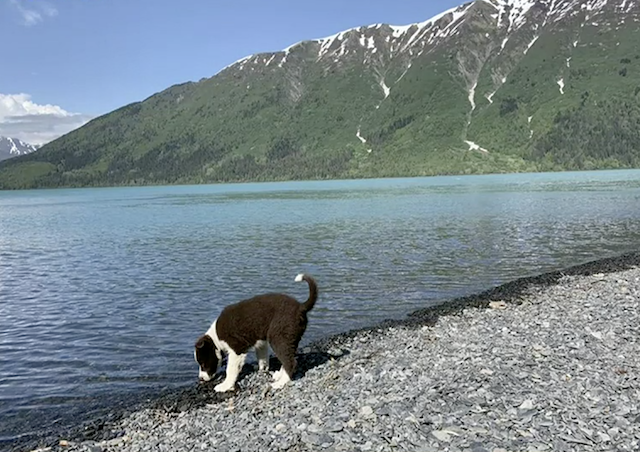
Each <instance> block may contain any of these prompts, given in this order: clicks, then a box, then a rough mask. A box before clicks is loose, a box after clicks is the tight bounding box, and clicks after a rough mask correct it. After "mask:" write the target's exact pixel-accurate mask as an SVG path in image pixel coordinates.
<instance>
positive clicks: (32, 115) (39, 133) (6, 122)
mask: <svg viewBox="0 0 640 452" xmlns="http://www.w3.org/2000/svg"><path fill="white" fill-rule="evenodd" d="M91 119H92V116H90V115H85V114H80V113H70V112H68V111H66V110H64V109H63V108H61V107H59V106H57V105H50V104H46V105H41V104H36V103H35V102H33V101H32V100H31V96H30V95H28V94H24V93H22V94H0V136H6V137H12V138H19V139H21V140H23V141H26V142H27V143H31V144H44V143H48V142H49V141H51V140H54V139H56V138H58V137H59V136H61V135H64V134H66V133H68V132H71V131H72V130H74V129H77V128H78V127H80V126H82V125H84V124H86V123H87V122H88V121H90V120H91Z"/></svg>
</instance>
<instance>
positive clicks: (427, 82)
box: [0, 0, 640, 188]
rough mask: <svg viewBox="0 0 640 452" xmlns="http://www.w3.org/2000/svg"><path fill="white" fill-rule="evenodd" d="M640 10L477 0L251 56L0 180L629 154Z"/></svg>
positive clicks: (523, 165)
mask: <svg viewBox="0 0 640 452" xmlns="http://www.w3.org/2000/svg"><path fill="white" fill-rule="evenodd" d="M639 10H640V8H639V7H638V2H637V1H635V0H633V1H632V0H588V1H582V2H581V1H578V0H539V1H533V0H477V1H474V2H469V3H465V4H463V5H460V6H458V7H455V8H452V9H450V10H447V11H444V12H443V13H441V14H439V15H437V16H435V17H433V18H430V19H428V20H426V21H423V22H416V23H413V24H409V25H403V26H396V25H386V24H374V25H369V26H361V27H356V28H352V29H348V30H344V31H341V32H339V33H336V34H334V35H331V36H328V37H324V38H319V39H314V40H308V41H301V42H297V43H294V44H292V45H291V46H289V47H287V48H285V49H283V50H279V51H276V52H261V53H257V54H253V55H249V56H247V57H244V58H242V59H240V60H238V61H236V62H234V63H232V64H230V65H228V66H226V67H225V68H223V69H221V70H220V71H218V72H217V73H216V74H215V75H213V76H212V77H209V78H205V79H201V80H200V81H198V82H187V83H183V84H179V85H174V86H172V87H169V88H168V89H166V90H164V91H162V92H159V93H156V94H154V95H152V96H150V97H149V98H147V99H145V100H144V101H142V102H136V103H133V104H130V105H127V106H125V107H122V108H120V109H118V110H116V111H114V112H111V113H109V114H107V115H104V116H102V117H99V118H96V119H94V120H93V121H91V122H90V123H88V124H87V125H85V126H83V127H82V128H80V129H78V130H76V131H74V132H71V133H70V134H67V135H65V136H64V137H61V138H59V139H58V140H55V141H54V142H52V143H50V144H48V145H46V146H44V147H43V149H42V150H40V151H38V152H36V153H35V154H32V155H30V156H26V157H20V158H19V159H18V160H16V161H15V162H14V161H12V162H11V163H10V164H0V187H4V188H21V187H32V186H86V185H123V184H148V183H153V184H155V183H206V182H225V181H248V180H288V179H304V178H312V179H316V178H340V177H384V176H424V175H435V174H469V173H484V172H516V171H546V170H564V169H597V168H616V167H635V166H638V165H639V164H640V157H639V155H638V154H639V152H638V145H637V143H640V137H639V136H637V133H636V132H635V130H636V129H637V128H640V119H639V116H640V114H639V113H638V112H640V104H639V102H638V101H639V97H638V94H639V93H640V61H639V58H640V55H639V53H640V52H638V51H637V50H636V49H635V47H634V46H633V42H637V39H638V31H639V27H638V22H639V20H640V11H639ZM636 126H638V127H636ZM594 130H597V131H598V133H595V132H594ZM568 131H570V132H571V133H569V132H568Z"/></svg>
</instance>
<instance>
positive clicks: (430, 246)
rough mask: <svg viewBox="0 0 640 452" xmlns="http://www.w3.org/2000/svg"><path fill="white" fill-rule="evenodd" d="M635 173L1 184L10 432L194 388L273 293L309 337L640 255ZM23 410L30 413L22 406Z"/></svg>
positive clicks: (1, 411)
mask: <svg viewBox="0 0 640 452" xmlns="http://www.w3.org/2000/svg"><path fill="white" fill-rule="evenodd" d="M638 231H640V171H606V172H583V173H558V174H520V175H500V176H468V177H435V178H417V179H385V180H356V181H328V182H290V183H270V184H238V185H215V186H178V187H175V186H174V187H146V188H108V189H79V190H42V191H21V192H0V440H2V439H4V440H7V439H10V438H12V437H15V435H18V434H24V433H25V432H28V430H29V429H32V428H34V427H33V425H30V424H29V422H18V421H16V419H20V418H21V416H26V413H33V412H37V413H39V419H40V421H39V422H40V423H41V424H46V423H47V422H53V421H54V420H55V419H56V417H57V416H58V415H59V412H60V411H61V410H62V411H65V410H69V409H70V408H69V407H70V406H76V405H78V404H82V403H86V401H87V400H94V401H95V400H99V399H100V397H101V396H102V395H104V394H113V393H118V392H126V391H137V390H140V388H155V387H158V388H159V387H166V386H170V385H186V384H192V383H193V382H194V381H195V380H196V378H197V368H196V365H195V363H194V362H193V356H192V353H193V352H192V346H193V343H194V340H195V339H196V338H197V336H198V335H200V334H201V333H202V332H203V331H205V330H206V329H207V327H208V326H209V324H210V322H211V321H212V320H213V319H214V317H215V315H216V314H217V313H218V312H219V310H220V309H221V307H222V306H224V305H226V304H228V303H231V302H235V301H237V300H239V299H241V298H244V297H247V296H250V295H253V294H255V293H259V292H264V291H286V292H288V293H290V294H292V295H294V296H296V297H298V298H299V299H305V298H306V296H307V293H308V291H307V287H306V285H301V284H296V283H294V281H293V279H294V277H295V276H296V274H297V273H299V272H301V271H304V272H309V273H311V274H312V275H314V276H315V277H316V278H317V280H318V282H319V285H320V290H321V297H320V299H319V302H318V304H317V305H316V308H315V310H314V311H312V313H311V315H310V325H309V328H308V330H307V334H306V336H305V339H304V340H305V341H307V342H308V341H310V340H312V339H316V338H319V337H321V336H324V335H327V334H329V333H334V332H340V331H345V330H348V329H351V328H354V327H359V326H364V325H368V324H371V323H374V322H377V321H379V320H383V319H386V318H401V317H403V316H404V315H405V314H407V313H409V312H411V311H413V310H415V309H417V308H420V307H424V306H427V305H430V304H433V303H439V302H442V301H445V300H448V299H451V298H453V297H457V296H461V295H468V294H471V293H475V292H478V291H481V290H484V289H487V288H490V287H492V286H494V285H497V284H500V283H503V282H506V281H509V280H512V279H515V278H518V277H522V276H529V275H533V274H538V273H541V272H545V271H549V270H556V269H560V268H563V267H567V266H569V265H574V264H578V263H581V262H584V261H587V260H592V259H596V258H601V257H605V256H609V255H613V254H618V253H622V252H628V251H632V250H638V249H640V233H639V232H638ZM27 417H28V416H27Z"/></svg>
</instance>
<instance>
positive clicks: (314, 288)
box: [296, 273, 318, 312]
mask: <svg viewBox="0 0 640 452" xmlns="http://www.w3.org/2000/svg"><path fill="white" fill-rule="evenodd" d="M300 281H306V282H307V284H309V298H307V301H305V302H304V303H302V304H301V306H302V312H309V311H311V310H312V309H313V307H314V306H315V304H316V300H317V299H318V285H317V284H316V280H315V279H313V278H312V277H311V276H309V275H305V274H304V273H300V274H299V275H298V276H296V282H300Z"/></svg>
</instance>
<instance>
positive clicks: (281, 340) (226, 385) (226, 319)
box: [194, 273, 318, 392]
mask: <svg viewBox="0 0 640 452" xmlns="http://www.w3.org/2000/svg"><path fill="white" fill-rule="evenodd" d="M295 280H296V281H297V282H300V281H306V282H307V284H309V298H308V299H307V301H305V302H304V303H298V301H296V299H295V298H293V297H290V296H289V295H286V294H281V293H267V294H263V295H257V296H255V297H253V298H249V299H246V300H242V301H240V302H238V303H235V304H232V305H229V306H227V307H226V308H224V309H223V310H222V312H221V313H220V315H219V316H218V318H217V319H216V320H215V321H214V322H213V323H212V324H211V326H210V327H209V329H208V330H207V332H206V333H205V334H204V335H203V336H201V337H200V338H199V339H198V340H197V341H196V344H195V351H194V356H195V359H196V362H197V363H198V365H199V366H200V372H199V377H200V379H201V380H204V381H209V380H210V379H211V378H212V377H213V376H214V375H215V374H216V373H217V372H218V369H219V367H220V364H221V361H222V354H223V353H224V354H226V355H228V359H227V372H226V378H225V380H224V381H223V382H222V383H220V384H218V385H216V387H215V388H214V389H215V390H216V391H217V392H225V391H229V390H232V389H234V388H235V384H236V380H237V379H238V375H239V374H240V371H241V370H242V366H243V365H244V362H245V359H246V357H247V352H248V351H249V349H251V348H254V349H255V351H256V356H257V358H258V367H259V369H260V370H268V367H269V366H268V357H269V348H268V347H269V346H271V349H272V350H273V351H274V353H275V355H276V357H277V358H278V359H279V360H280V362H281V363H282V367H281V368H280V370H279V371H277V372H275V373H274V375H273V378H274V380H275V381H274V382H273V383H272V384H271V386H272V387H273V388H276V389H279V388H282V387H283V386H284V385H285V384H287V383H288V382H289V381H291V379H292V378H293V374H294V372H295V370H296V357H295V356H296V355H295V354H296V350H297V349H298V343H299V342H300V339H301V338H302V335H303V334H304V332H305V330H306V328H307V312H309V311H310V310H311V309H313V306H314V305H315V304H316V300H317V299H318V286H317V285H316V282H315V280H314V279H313V278H312V277H311V276H309V275H305V274H302V273H301V274H299V275H298V276H296V279H295Z"/></svg>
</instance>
